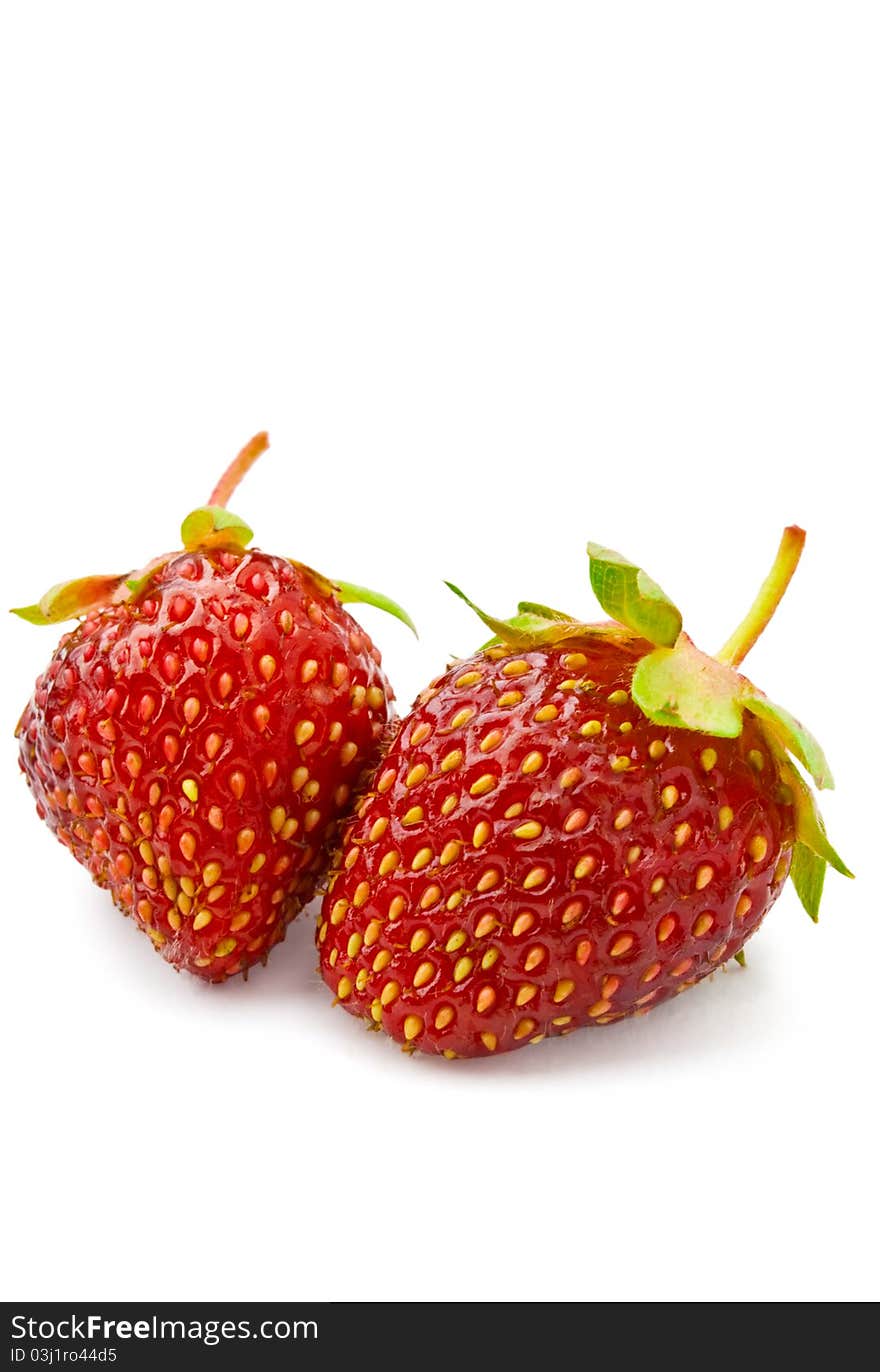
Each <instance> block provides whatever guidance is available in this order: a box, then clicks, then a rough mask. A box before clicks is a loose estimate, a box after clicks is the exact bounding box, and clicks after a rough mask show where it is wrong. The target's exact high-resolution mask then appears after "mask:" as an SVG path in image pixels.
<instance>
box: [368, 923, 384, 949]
mask: <svg viewBox="0 0 880 1372" xmlns="http://www.w3.org/2000/svg"><path fill="white" fill-rule="evenodd" d="M381 932H382V926H381V924H380V923H379V921H378V920H377V919H371V920H370V922H369V924H368V925H367V927H366V929H365V930H364V947H366V948H372V946H373V944H374V943H377V942H378V941H379V935H380V934H381Z"/></svg>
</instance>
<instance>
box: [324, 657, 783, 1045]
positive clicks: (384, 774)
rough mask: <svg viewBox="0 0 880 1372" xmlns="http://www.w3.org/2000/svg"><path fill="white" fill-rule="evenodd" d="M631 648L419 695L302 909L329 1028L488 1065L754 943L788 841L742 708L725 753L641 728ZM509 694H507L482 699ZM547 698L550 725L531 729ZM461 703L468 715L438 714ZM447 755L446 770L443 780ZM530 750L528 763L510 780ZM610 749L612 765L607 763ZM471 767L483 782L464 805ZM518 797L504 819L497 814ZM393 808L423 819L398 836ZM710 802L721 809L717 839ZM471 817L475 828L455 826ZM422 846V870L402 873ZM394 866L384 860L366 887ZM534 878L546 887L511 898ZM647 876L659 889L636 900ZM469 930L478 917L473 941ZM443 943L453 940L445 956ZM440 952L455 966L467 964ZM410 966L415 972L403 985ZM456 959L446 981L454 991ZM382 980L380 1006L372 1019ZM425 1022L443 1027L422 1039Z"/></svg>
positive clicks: (494, 670)
mask: <svg viewBox="0 0 880 1372" xmlns="http://www.w3.org/2000/svg"><path fill="white" fill-rule="evenodd" d="M647 651H649V648H648V645H647V644H644V643H640V642H638V641H635V642H632V641H630V642H629V643H628V644H608V643H607V642H606V643H600V642H598V641H597V640H591V641H584V642H578V643H573V642H572V643H568V644H565V645H564V646H562V647H559V648H555V649H553V648H551V649H547V650H535V651H530V652H522V653H519V652H514V651H512V650H509V649H496V650H490V651H489V652H479V653H477V654H475V655H474V656H473V657H472V658H469V659H467V660H466V661H463V662H458V663H456V664H455V666H454V667H453V668H452V669H451V670H450V671H449V672H448V673H447V674H446V675H445V676H444V677H442V678H440V679H439V680H438V681H436V682H435V683H433V685H432V686H431V687H430V688H429V690H427V691H426V692H425V693H424V694H423V695H422V697H421V698H420V700H419V702H418V703H417V704H416V706H415V708H414V710H413V712H412V713H411V714H410V715H409V717H408V718H407V719H406V720H405V721H404V723H403V724H402V726H401V728H400V731H399V733H398V735H397V738H396V740H395V742H394V743H393V744H392V746H391V748H390V749H389V751H388V754H387V756H386V757H385V758H384V759H383V762H382V764H381V767H380V769H379V771H378V774H377V776H376V777H375V779H374V783H373V787H372V789H371V790H370V791H369V792H368V793H367V794H366V795H365V796H364V798H363V801H362V803H361V805H360V807H359V811H358V816H357V818H356V819H355V820H354V821H353V823H352V824H351V825H350V827H349V829H348V831H347V834H346V836H345V840H344V846H343V850H342V854H341V859H340V867H339V870H338V872H337V874H336V875H335V876H334V878H333V880H332V882H331V889H330V890H329V892H328V894H327V896H326V898H325V900H324V903H323V908H322V912H321V919H320V921H319V929H318V946H319V949H320V957H321V969H322V972H323V975H324V978H325V980H326V982H327V984H328V985H329V987H330V988H331V990H332V991H333V992H334V994H335V995H336V996H337V997H339V999H340V1001H341V1003H342V1004H343V1005H344V1007H345V1008H346V1009H347V1010H348V1011H349V1012H350V1013H351V1014H354V1015H360V1016H363V1017H364V1018H365V1019H367V1020H369V1021H370V1022H371V1023H374V1024H376V1025H379V1026H381V1028H382V1029H384V1030H385V1031H386V1032H387V1033H389V1034H390V1035H391V1036H392V1037H393V1038H395V1039H397V1040H398V1041H399V1042H401V1043H404V1044H408V1046H409V1047H410V1048H415V1049H420V1050H422V1051H424V1052H428V1053H444V1054H445V1055H447V1056H459V1057H473V1056H479V1055H482V1054H488V1053H491V1052H504V1051H505V1050H507V1049H511V1048H516V1047H520V1046H522V1045H524V1044H526V1043H534V1042H537V1041H539V1040H540V1039H541V1038H543V1037H545V1036H547V1035H553V1034H566V1033H569V1032H571V1030H573V1029H575V1028H578V1027H580V1026H592V1025H604V1024H609V1023H612V1022H614V1021H615V1020H618V1019H621V1018H622V1017H624V1016H626V1015H631V1014H633V1013H638V1012H640V1011H646V1010H648V1009H652V1008H653V1007H654V1006H656V1005H659V1004H661V1003H662V1002H663V1001H664V1000H667V999H668V998H669V997H670V996H673V995H676V994H677V993H679V992H680V991H682V990H683V989H684V988H686V987H688V986H693V985H694V984H695V982H697V981H699V980H700V979H701V978H702V977H704V976H706V975H707V974H709V973H710V972H712V971H714V970H715V969H716V968H717V967H718V966H720V965H721V963H722V962H725V961H726V960H727V959H728V958H730V957H732V956H733V955H734V954H735V953H737V952H738V951H739V949H740V948H741V947H742V945H743V944H744V943H745V941H746V939H748V938H749V937H750V936H751V935H752V934H753V933H754V932H755V930H756V929H757V928H758V926H759V925H760V923H761V921H762V919H763V918H764V916H765V914H766V913H767V910H768V909H769V908H770V906H771V905H772V904H773V901H774V900H775V899H776V897H777V895H778V894H779V891H780V890H781V888H782V885H783V883H784V881H785V877H786V875H787V873H788V869H789V864H790V859H791V849H792V843H793V822H794V821H793V812H792V809H791V806H790V803H788V800H789V798H788V797H787V796H786V793H785V791H784V789H783V788H781V787H780V781H779V774H778V771H777V767H776V763H775V761H774V759H773V756H772V755H771V753H770V751H769V750H768V748H767V745H766V742H765V740H764V737H763V735H762V734H761V731H760V729H759V727H758V725H757V723H756V721H755V720H754V719H752V718H751V717H750V716H747V717H746V723H745V727H744V729H743V733H742V736H741V737H740V738H738V739H718V738H708V737H706V736H705V735H700V734H695V733H690V732H688V731H685V730H681V729H670V728H665V727H663V728H661V727H658V726H657V725H654V724H651V723H650V722H649V721H648V720H647V719H646V718H645V716H644V715H642V714H641V712H640V711H639V709H638V708H637V707H636V706H635V705H634V704H633V702H632V700H631V699H630V697H629V694H628V692H629V688H630V685H631V681H632V673H633V669H634V666H635V663H636V661H637V660H638V658H639V657H640V656H642V655H643V654H644V653H645V652H647ZM472 673H478V674H479V680H478V681H472V680H471V675H472ZM509 692H514V693H519V694H520V695H521V699H520V700H519V701H513V702H512V703H509V704H504V703H503V699H504V697H505V693H509ZM615 692H626V693H627V694H626V695H625V696H623V697H620V698H618V697H616V696H615V695H614V693H615ZM609 696H611V697H613V699H612V700H609ZM618 700H619V703H618ZM548 706H551V707H555V708H556V709H557V710H558V715H557V717H556V718H554V719H550V720H543V721H541V720H536V719H535V714H536V712H537V711H539V710H541V709H542V708H544V707H548ZM462 709H465V710H467V709H471V710H473V712H474V713H473V717H472V718H471V719H469V720H468V721H466V722H463V721H462V720H459V721H458V722H456V715H457V714H458V713H459V712H460V711H462ZM590 721H598V727H599V732H598V733H596V734H595V735H593V736H588V737H584V736H583V735H582V733H581V732H580V730H581V728H582V727H583V726H585V725H586V726H587V727H588V729H589V728H590V727H593V728H595V727H596V726H595V725H592V726H591V725H590ZM428 730H430V733H428ZM496 730H497V731H499V732H500V739H498V741H497V745H496V741H495V738H494V737H493V731H496ZM426 734H427V736H424V735H426ZM414 736H415V740H416V741H415V742H414ZM487 743H488V745H489V746H488V750H487V751H483V748H485V747H487ZM652 744H653V745H654V752H655V753H657V752H658V751H659V748H660V745H661V744H662V745H663V755H662V757H657V756H655V757H652V755H651V751H650V749H651V745H652ZM481 745H482V747H481ZM493 745H495V746H493ZM705 749H711V750H712V751H713V753H714V754H715V759H714V760H713V758H712V756H711V755H710V754H708V753H705V752H704V750H705ZM455 750H460V751H461V752H462V754H463V756H462V760H461V763H460V765H458V766H456V767H454V768H453V769H451V770H448V771H444V770H443V768H442V762H443V759H444V758H447V757H448V755H449V754H450V753H454V752H455ZM532 753H538V754H540V755H541V759H542V761H541V764H540V767H539V768H538V770H536V771H526V772H524V771H523V762H524V760H525V759H526V757H527V756H528V755H529V754H532ZM622 757H625V758H627V759H628V760H629V766H628V769H627V770H615V768H614V767H613V766H612V761H613V759H615V758H622ZM453 760H454V759H453ZM419 764H423V765H424V768H425V769H426V775H425V777H424V779H420V773H419V771H418V770H417V771H416V773H415V779H414V777H413V772H412V769H413V768H414V767H415V768H418V767H419ZM615 765H616V766H617V767H619V766H620V764H619V763H617V764H615ZM573 769H574V770H573ZM485 775H491V776H492V777H494V778H495V780H496V784H495V786H494V789H492V790H491V791H489V792H488V793H485V794H476V795H473V794H471V792H470V788H471V787H472V786H473V785H474V783H477V790H478V791H479V789H480V788H479V780H480V778H481V777H483V776H485ZM408 781H409V784H407V782H408ZM668 787H675V788H676V791H677V795H675V796H674V795H673V792H672V791H669V790H665V789H664V788H668ZM664 794H665V798H666V800H667V801H668V802H670V804H669V808H667V807H666V805H664V800H663V795H664ZM452 797H455V801H454V802H453V800H452V799H451V798H452ZM444 803H445V804H446V806H447V810H448V811H449V812H448V813H446V814H444V813H443V809H442V807H443V805H444ZM453 803H454V805H455V808H454V809H450V807H451V806H452V805H453ZM518 805H521V806H522V807H523V809H522V812H521V813H519V814H516V815H511V813H510V811H511V807H515V806H518ZM413 807H420V808H421V809H422V811H423V816H424V817H423V818H422V819H419V818H418V814H417V813H416V816H415V822H409V823H406V824H404V823H403V819H404V817H405V816H407V813H408V812H410V811H411V810H412V808H413ZM723 807H729V808H730V810H732V812H733V813H732V818H731V819H730V822H729V824H728V826H727V827H726V828H722V826H723V823H724V821H725V820H726V819H727V815H726V813H725V812H724V809H723ZM627 812H631V816H632V817H631V819H630V818H629V817H628V814H627ZM506 815H509V816H510V817H505V816H506ZM409 818H410V820H411V821H412V820H413V816H412V815H410V816H409ZM382 821H387V828H385V829H384V832H381V833H378V832H377V831H380V830H382V829H383V824H382ZM529 821H534V822H537V823H538V824H540V825H542V826H543V829H542V832H541V833H540V835H539V836H537V837H534V838H530V837H521V838H517V837H516V836H515V835H514V833H513V831H514V830H515V829H516V828H517V827H519V826H521V825H523V824H524V823H527V822H529ZM481 822H486V823H487V824H489V825H490V826H491V835H490V836H486V833H485V831H484V832H483V833H480V832H479V831H477V826H478V825H479V824H480V823H481ZM616 825H618V826H622V827H616ZM682 825H689V826H690V830H689V831H687V830H683V829H682V828H680V827H679V826H682ZM566 826H567V827H566ZM371 835H372V836H371ZM475 837H476V839H477V841H478V842H479V841H480V840H482V841H481V843H480V846H476V845H475ZM762 842H763V843H764V844H766V851H765V852H764V853H763V854H762V853H761V844H762ZM447 844H452V845H460V852H457V850H456V848H455V847H453V848H450V849H447V852H446V857H447V859H449V860H448V861H447V862H446V865H443V864H442V863H441V861H440V859H441V857H442V856H443V854H444V849H446V845H447ZM750 845H752V847H751V849H750ZM424 849H428V850H430V853H431V859H430V861H429V862H428V864H427V865H425V866H420V863H421V862H422V861H423V860H424V857H425V854H424V852H422V853H421V857H420V858H417V854H419V853H420V851H421V850H424ZM636 849H638V850H639V851H638V852H636V851H635V850H636ZM394 852H396V853H398V854H399V855H400V862H399V865H398V867H397V868H396V869H395V870H393V871H388V870H387V867H386V872H385V875H381V874H380V872H379V866H380V863H381V862H382V860H383V858H384V859H385V860H386V864H388V863H391V862H393V860H394V859H393V857H388V856H387V855H388V854H390V853H394ZM755 854H758V855H759V856H757V857H756V856H755ZM450 855H451V857H450ZM585 858H586V859H587V860H588V861H587V863H586V866H587V867H589V866H590V863H589V859H592V860H593V864H594V866H593V869H592V870H591V871H586V870H584V866H583V865H582V864H583V860H584V859H585ZM414 860H415V861H416V867H417V869H418V870H412V868H413V862H414ZM579 864H581V865H580V866H579ZM542 867H543V868H544V869H545V872H546V876H545V877H542V878H541V879H539V880H538V881H537V883H536V884H535V885H532V886H530V887H529V888H528V889H526V888H525V886H524V883H525V882H526V880H527V878H528V875H529V873H530V872H532V871H533V870H534V869H536V868H538V869H539V868H542ZM700 869H703V871H702V873H701V874H700ZM708 869H711V879H710V880H709V881H708V884H706V885H702V889H699V887H700V885H701V883H702V882H704V881H705V880H706V876H707V870H708ZM579 871H580V875H579V874H578V872H579ZM698 874H699V875H698ZM660 878H662V879H663V883H664V884H663V886H662V889H661V890H656V889H655V890H654V891H652V889H651V887H652V883H656V882H658V880H659V879H660ZM481 881H482V884H483V887H484V889H483V890H482V891H481V890H479V889H478V884H479V883H480V882H481ZM493 882H494V884H492V883H493ZM395 897H400V898H401V899H400V900H399V902H398V906H399V909H398V910H395V909H394V908H393V907H392V901H393V900H394V899H395ZM624 898H625V899H626V905H625V907H623V906H622V902H623V900H624ZM450 901H451V903H452V905H453V907H454V908H452V909H449V903H450ZM456 902H460V903H458V904H456ZM747 902H751V904H750V906H749V907H748V908H746V906H747ZM527 915H531V917H532V924H531V927H530V928H528V929H524V928H523V926H524V925H526V924H528V922H529V921H528V918H526V917H524V916H527ZM487 916H488V917H494V919H495V920H496V921H497V927H495V928H494V929H492V930H491V931H489V932H487V930H486V925H487V924H488V923H489V921H488V920H487ZM481 921H482V928H481ZM420 931H425V932H424V933H421V932H420ZM426 936H427V939H426V941H425V942H424V946H423V947H421V948H418V943H419V940H420V939H422V940H424V939H425V937H426ZM414 937H415V941H416V948H417V951H413V939H414ZM450 938H452V939H453V941H454V942H456V941H457V942H460V946H459V947H454V948H453V950H452V951H449V950H448V944H449V940H450ZM359 942H360V946H359ZM539 950H543V956H542V958H541V961H540V962H536V959H537V958H538V955H539ZM377 954H379V955H380V958H379V970H375V961H376V957H377ZM386 955H388V956H386ZM487 955H488V957H487ZM462 958H467V959H470V960H471V961H472V963H473V967H472V970H470V971H469V972H468V971H466V966H465V964H462V963H460V962H459V959H462ZM493 958H494V959H496V960H495V961H494V964H492V965H488V964H491V963H492V959H493ZM530 961H531V963H532V964H533V965H531V967H530V969H528V968H527V963H529V962H530ZM383 962H384V963H386V964H387V965H385V966H382V965H381V964H382V963H383ZM424 963H429V964H430V965H431V967H432V968H433V973H431V974H430V980H428V981H426V982H425V984H424V985H421V986H418V985H415V984H414V982H415V981H417V980H418V978H417V975H416V974H417V969H418V968H419V967H420V966H421V965H422V964H424ZM456 964H458V968H459V971H461V970H462V968H463V967H465V971H466V974H465V975H464V977H463V979H462V980H460V981H459V982H456V981H455V968H456ZM425 975H427V973H425ZM389 983H396V985H397V986H398V987H399V993H398V994H396V996H395V998H394V999H392V1000H390V1003H388V1004H386V1005H384V1006H383V1005H382V1004H381V997H382V994H383V992H385V994H386V996H389V995H391V994H392V992H393V988H392V992H388V991H385V988H386V987H388V985H389ZM532 987H534V988H535V989H534V991H531V990H530V989H529V988H532ZM481 993H482V995H481ZM518 996H519V997H520V1000H521V1003H520V1004H519V1005H517V997H518ZM527 996H529V997H530V999H527V1000H524V999H522V998H523V997H527ZM493 997H494V1000H493ZM480 1006H482V1007H483V1008H482V1009H480V1008H479V1007H480ZM444 1010H445V1011H446V1014H447V1016H448V1012H449V1010H451V1011H453V1012H454V1018H452V1017H449V1018H450V1022H449V1023H448V1025H446V1027H444V1028H438V1026H437V1023H436V1019H437V1015H438V1012H441V1011H444ZM441 1020H442V1015H441ZM407 1030H409V1034H408V1033H407Z"/></svg>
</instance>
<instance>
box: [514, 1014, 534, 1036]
mask: <svg viewBox="0 0 880 1372" xmlns="http://www.w3.org/2000/svg"><path fill="white" fill-rule="evenodd" d="M536 1028H537V1025H536V1024H535V1021H534V1020H533V1019H521V1020H520V1022H519V1024H518V1025H517V1026H516V1028H515V1029H514V1031H513V1037H514V1038H515V1039H524V1038H528V1036H529V1034H531V1033H533V1032H534V1031H535V1029H536Z"/></svg>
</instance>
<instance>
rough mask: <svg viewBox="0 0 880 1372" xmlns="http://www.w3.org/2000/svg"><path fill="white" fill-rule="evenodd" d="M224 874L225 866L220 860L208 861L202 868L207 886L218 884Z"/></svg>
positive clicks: (203, 879)
mask: <svg viewBox="0 0 880 1372" xmlns="http://www.w3.org/2000/svg"><path fill="white" fill-rule="evenodd" d="M222 874H223V868H222V867H221V866H220V863H219V862H207V863H205V866H204V867H203V868H202V881H203V882H204V883H205V885H206V886H216V884H217V882H218V881H219V880H220V877H221V876H222Z"/></svg>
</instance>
